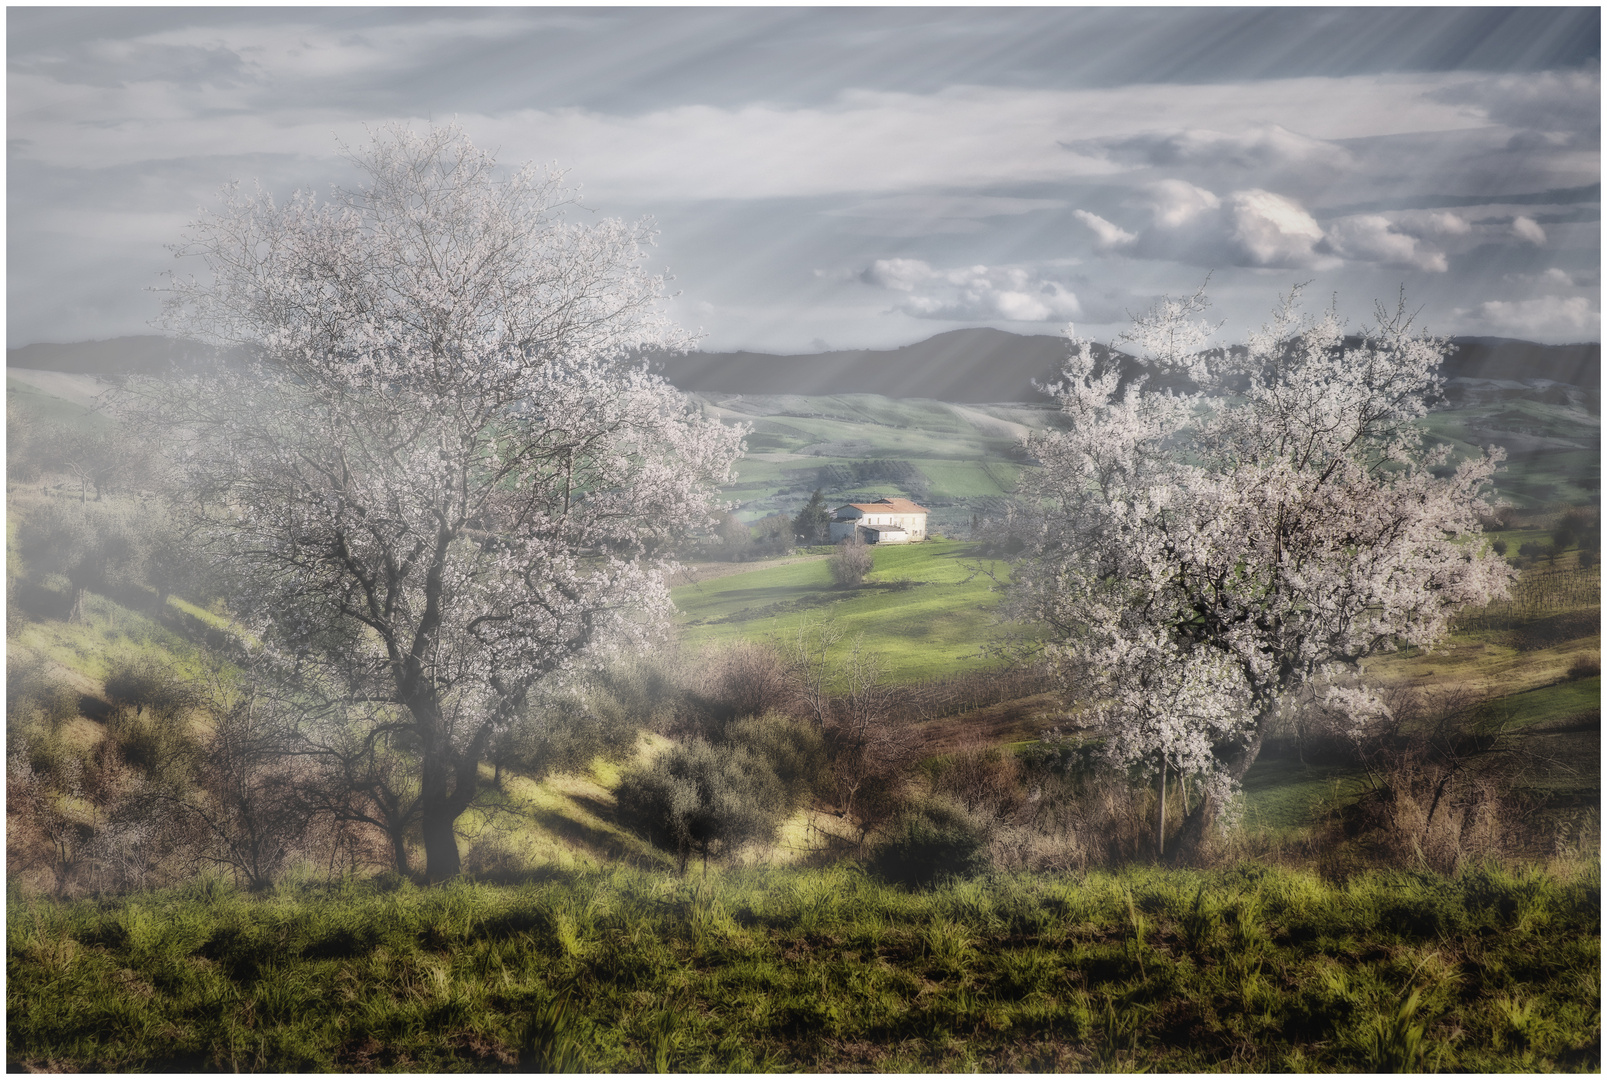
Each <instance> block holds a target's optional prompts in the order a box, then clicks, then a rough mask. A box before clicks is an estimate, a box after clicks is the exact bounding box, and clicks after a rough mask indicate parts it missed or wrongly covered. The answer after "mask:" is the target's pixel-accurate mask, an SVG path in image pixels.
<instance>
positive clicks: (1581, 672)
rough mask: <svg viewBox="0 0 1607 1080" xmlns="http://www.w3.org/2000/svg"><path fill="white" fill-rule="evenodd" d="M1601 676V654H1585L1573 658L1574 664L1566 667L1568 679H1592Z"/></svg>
mask: <svg viewBox="0 0 1607 1080" xmlns="http://www.w3.org/2000/svg"><path fill="white" fill-rule="evenodd" d="M1600 674H1601V653H1586V654H1584V655H1582V656H1576V657H1574V662H1573V663H1572V664H1569V665H1568V678H1570V679H1593V678H1595V677H1596V676H1597V675H1600Z"/></svg>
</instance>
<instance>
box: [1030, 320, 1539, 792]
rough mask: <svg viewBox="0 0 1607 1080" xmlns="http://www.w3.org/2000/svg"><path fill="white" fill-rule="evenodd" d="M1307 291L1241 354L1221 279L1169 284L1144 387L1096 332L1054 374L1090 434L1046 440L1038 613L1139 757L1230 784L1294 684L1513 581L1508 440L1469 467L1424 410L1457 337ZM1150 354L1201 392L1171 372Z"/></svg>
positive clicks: (1441, 620)
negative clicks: (1502, 482) (1206, 287)
mask: <svg viewBox="0 0 1607 1080" xmlns="http://www.w3.org/2000/svg"><path fill="white" fill-rule="evenodd" d="M1298 299H1299V290H1298V289H1297V290H1294V291H1293V292H1292V293H1291V294H1290V296H1289V297H1287V298H1286V299H1285V301H1284V303H1283V304H1282V305H1281V307H1280V308H1279V310H1278V311H1277V313H1276V314H1275V315H1274V317H1273V319H1272V321H1271V322H1270V323H1269V324H1268V325H1267V326H1266V327H1264V328H1263V329H1262V330H1261V332H1259V333H1258V334H1256V335H1254V336H1253V337H1252V338H1251V340H1250V341H1249V343H1248V347H1245V348H1237V349H1220V348H1219V349H1206V348H1204V345H1205V343H1206V333H1207V331H1208V330H1209V329H1210V328H1209V327H1208V325H1207V324H1205V323H1203V322H1201V321H1199V320H1197V319H1196V318H1195V316H1197V315H1198V314H1199V313H1200V312H1201V311H1202V310H1204V307H1205V304H1206V301H1205V297H1204V295H1203V292H1202V293H1198V294H1196V295H1195V296H1194V297H1192V298H1189V299H1187V300H1181V301H1178V300H1168V301H1165V302H1164V303H1163V304H1162V305H1160V306H1159V307H1158V308H1156V309H1155V310H1154V311H1152V312H1150V313H1148V314H1146V315H1145V316H1144V317H1142V318H1140V319H1139V320H1138V324H1137V326H1136V327H1135V329H1134V331H1133V332H1132V333H1131V334H1129V335H1128V336H1127V337H1125V338H1124V339H1123V340H1124V341H1125V342H1127V343H1131V344H1133V345H1136V346H1137V351H1138V354H1139V355H1138V356H1137V357H1136V360H1137V365H1136V367H1137V368H1138V369H1139V372H1138V374H1137V375H1132V374H1131V373H1130V372H1131V365H1130V368H1129V377H1128V380H1127V382H1126V383H1125V384H1124V383H1123V382H1122V378H1123V374H1124V372H1123V369H1122V367H1121V365H1120V363H1119V362H1118V361H1117V360H1116V359H1114V358H1113V359H1112V360H1111V361H1109V362H1106V363H1104V364H1101V363H1099V362H1097V361H1096V359H1095V356H1094V353H1093V350H1092V348H1091V347H1090V346H1089V345H1088V343H1086V342H1081V341H1074V342H1073V344H1072V349H1071V355H1070V357H1069V359H1068V361H1067V363H1066V368H1065V377H1064V380H1063V381H1062V382H1061V383H1059V384H1058V385H1057V386H1054V387H1052V388H1050V389H1051V391H1052V392H1053V393H1054V395H1055V396H1056V397H1057V398H1058V400H1059V402H1060V407H1061V410H1062V412H1063V414H1064V415H1065V418H1066V420H1067V421H1068V428H1067V430H1061V431H1052V432H1049V433H1045V434H1038V435H1034V436H1032V437H1031V438H1029V440H1028V445H1027V449H1028V451H1029V453H1030V454H1031V455H1032V456H1033V457H1034V458H1036V459H1037V460H1038V461H1039V462H1041V463H1042V465H1043V468H1042V469H1041V470H1036V471H1033V472H1030V473H1028V474H1026V476H1025V477H1024V479H1023V482H1022V493H1023V496H1024V498H1025V501H1026V503H1027V509H1028V522H1029V527H1030V530H1031V531H1030V535H1029V536H1028V541H1029V547H1028V551H1027V554H1026V557H1025V559H1024V562H1023V565H1022V566H1021V567H1020V568H1019V569H1018V571H1017V572H1016V575H1015V577H1016V580H1017V582H1018V585H1017V603H1018V610H1019V613H1020V614H1021V615H1023V616H1025V617H1028V618H1031V619H1034V620H1036V621H1038V622H1039V623H1040V624H1042V625H1044V626H1045V627H1046V628H1047V630H1048V633H1049V638H1050V640H1051V643H1052V646H1053V647H1052V648H1051V650H1050V654H1051V656H1052V657H1053V658H1055V659H1056V660H1057V662H1058V663H1059V664H1060V668H1061V670H1062V672H1063V673H1064V674H1065V675H1066V677H1067V678H1068V680H1081V681H1082V685H1080V686H1079V687H1078V689H1079V690H1080V691H1081V692H1083V693H1086V694H1087V695H1088V696H1090V697H1091V698H1093V699H1094V700H1096V701H1101V702H1103V703H1104V704H1102V705H1100V706H1099V707H1098V709H1097V710H1096V711H1097V712H1098V713H1099V715H1100V716H1101V717H1102V718H1103V719H1104V721H1105V724H1106V728H1107V730H1108V731H1109V733H1110V742H1109V748H1110V752H1111V753H1112V754H1113V755H1114V756H1115V757H1116V758H1117V759H1118V760H1120V761H1122V762H1124V763H1127V764H1136V763H1140V762H1143V763H1147V766H1148V767H1150V768H1157V767H1159V765H1160V763H1161V762H1162V761H1165V762H1166V763H1167V765H1168V766H1169V767H1170V768H1173V769H1177V770H1178V771H1180V772H1181V773H1183V774H1185V775H1187V774H1189V773H1198V774H1200V775H1201V776H1202V777H1203V778H1212V779H1211V783H1213V784H1215V785H1216V790H1217V791H1218V792H1219V793H1220V792H1221V791H1222V790H1225V788H1224V787H1223V785H1224V784H1225V783H1231V782H1235V781H1237V780H1239V779H1241V778H1242V777H1243V775H1244V773H1245V771H1246V770H1248V768H1249V766H1250V764H1251V763H1253V762H1254V760H1255V756H1256V754H1257V753H1258V752H1259V748H1260V743H1261V734H1262V731H1263V729H1264V726H1265V724H1266V722H1267V721H1268V720H1269V718H1270V717H1271V716H1272V715H1273V713H1274V711H1275V710H1276V709H1277V707H1278V704H1279V702H1280V701H1281V700H1282V699H1283V698H1284V697H1285V695H1287V694H1288V693H1290V692H1291V691H1293V690H1295V689H1298V688H1300V687H1302V686H1304V685H1306V684H1307V683H1309V682H1311V681H1312V680H1313V679H1315V678H1316V677H1317V676H1318V674H1319V673H1320V672H1321V671H1323V670H1324V669H1325V668H1327V667H1329V666H1330V665H1335V664H1337V665H1340V666H1341V667H1342V668H1343V667H1350V668H1354V665H1355V664H1356V663H1357V662H1358V661H1360V660H1361V659H1362V658H1363V657H1365V656H1367V655H1369V654H1371V653H1374V652H1377V651H1380V650H1385V649H1393V648H1396V647H1397V646H1400V645H1418V646H1422V647H1425V648H1426V647H1429V646H1432V645H1433V644H1434V643H1435V642H1436V641H1437V640H1438V639H1439V638H1440V637H1441V636H1442V635H1443V634H1444V633H1445V631H1446V628H1447V627H1448V625H1449V622H1450V620H1451V618H1452V617H1453V615H1454V614H1455V613H1456V612H1457V611H1458V610H1459V609H1461V608H1462V607H1465V606H1467V605H1469V604H1483V603H1486V602H1488V601H1489V600H1490V599H1492V598H1494V597H1497V596H1500V595H1503V594H1504V592H1505V590H1506V588H1507V584H1508V581H1509V579H1510V575H1511V571H1510V570H1509V569H1508V567H1507V565H1506V563H1505V562H1504V561H1503V560H1501V559H1500V558H1498V557H1496V556H1494V555H1493V554H1490V553H1488V552H1487V551H1486V550H1485V549H1484V548H1483V546H1482V545H1481V544H1480V543H1479V539H1478V536H1479V532H1480V527H1479V523H1478V517H1479V515H1480V513H1482V512H1484V511H1486V510H1487V509H1488V505H1487V503H1486V501H1485V497H1486V493H1487V492H1488V489H1489V483H1490V479H1491V476H1492V475H1493V473H1494V471H1495V469H1496V467H1497V465H1498V463H1499V462H1500V461H1501V459H1502V457H1503V454H1502V452H1501V451H1500V450H1499V449H1498V448H1494V447H1492V448H1490V449H1488V450H1486V452H1485V453H1484V455H1483V456H1481V457H1476V458H1471V459H1469V460H1466V461H1463V462H1461V463H1459V464H1457V465H1456V466H1455V468H1454V469H1449V470H1447V469H1445V468H1444V464H1445V461H1446V450H1445V448H1443V447H1432V446H1428V445H1425V442H1424V438H1423V435H1422V433H1421V431H1420V429H1419V428H1418V427H1417V425H1416V421H1417V420H1419V419H1420V418H1421V417H1422V416H1423V415H1424V414H1425V412H1426V410H1427V407H1428V404H1429V402H1430V401H1431V400H1432V399H1433V398H1434V397H1435V395H1436V394H1437V392H1438V390H1439V386H1440V381H1439V376H1438V374H1437V369H1438V366H1439V364H1440V361H1441V360H1442V359H1443V357H1444V355H1445V353H1446V350H1447V345H1446V343H1445V342H1444V341H1441V340H1439V339H1436V338H1433V337H1429V336H1427V335H1423V334H1418V333H1415V332H1414V331H1413V328H1412V325H1411V323H1412V320H1411V318H1410V316H1409V315H1408V314H1407V313H1406V311H1405V309H1404V306H1402V307H1400V308H1397V310H1396V311H1394V312H1388V311H1385V310H1383V309H1380V310H1379V311H1378V319H1377V322H1376V324H1375V325H1373V326H1371V327H1368V328H1366V329H1364V330H1362V331H1361V332H1360V334H1358V335H1356V336H1353V337H1347V336H1346V334H1345V331H1344V327H1343V325H1342V323H1341V322H1340V320H1339V318H1338V317H1337V315H1336V314H1335V313H1333V312H1328V313H1325V314H1324V315H1322V316H1321V317H1319V318H1315V319H1311V318H1306V317H1303V316H1302V315H1301V314H1300V311H1299V304H1298ZM1146 372H1157V373H1164V374H1167V375H1171V376H1177V375H1179V374H1181V375H1186V376H1187V377H1188V378H1189V379H1190V380H1191V381H1192V383H1193V388H1192V389H1188V390H1186V391H1178V390H1177V389H1175V388H1174V389H1168V390H1158V389H1152V388H1150V387H1149V386H1148V385H1147V375H1146V374H1145V373H1146ZM1174 381H1175V379H1174ZM1354 704H1358V705H1359V704H1360V702H1359V700H1358V701H1357V702H1355V703H1354ZM1208 787H1209V785H1208ZM1212 804H1216V805H1212ZM1202 806H1203V807H1204V810H1203V812H1204V814H1206V815H1207V816H1209V815H1210V814H1212V813H1215V812H1216V809H1218V808H1219V806H1220V801H1219V800H1218V799H1215V798H1208V799H1207V800H1205V803H1204V804H1202Z"/></svg>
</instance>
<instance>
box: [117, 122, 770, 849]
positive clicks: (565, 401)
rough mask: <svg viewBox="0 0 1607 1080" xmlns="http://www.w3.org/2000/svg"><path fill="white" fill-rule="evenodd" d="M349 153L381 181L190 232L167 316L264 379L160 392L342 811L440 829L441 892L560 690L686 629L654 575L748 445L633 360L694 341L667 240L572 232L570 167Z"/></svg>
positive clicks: (420, 146)
mask: <svg viewBox="0 0 1607 1080" xmlns="http://www.w3.org/2000/svg"><path fill="white" fill-rule="evenodd" d="M354 161H355V163H356V165H357V166H358V167H359V168H360V169H361V170H362V172H363V174H364V177H365V180H364V183H363V185H362V186H361V187H360V188H358V189H357V190H352V191H347V190H339V189H337V190H336V191H335V192H334V194H333V196H332V197H331V198H330V199H328V200H327V201H323V202H320V201H319V200H318V199H317V198H316V197H315V196H314V195H312V194H307V193H298V194H297V195H295V196H294V197H292V198H291V199H290V200H289V201H288V202H287V203H285V204H283V205H280V204H278V203H276V202H274V201H273V199H271V198H270V197H269V196H267V195H265V194H259V195H257V196H255V197H248V196H244V195H241V194H239V193H238V191H236V190H234V189H231V190H230V192H229V193H228V197H227V203H226V205H225V207H224V209H223V210H222V212H221V213H218V214H215V215H209V216H207V217H204V218H203V219H202V220H201V221H200V222H198V223H197V224H195V225H193V226H192V227H191V229H190V236H189V242H188V244H187V245H185V246H184V247H182V248H180V249H178V251H177V254H179V255H181V256H190V257H194V258H196V259H199V260H200V261H201V262H202V264H203V265H204V266H205V269H206V272H207V274H206V280H200V281H197V280H191V279H178V278H175V279H174V282H173V293H172V297H171V299H170V301H169V304H168V308H167V312H168V316H167V324H168V325H169V326H170V327H171V328H173V329H175V330H178V331H181V332H183V333H185V334H187V335H190V336H193V337H197V338H200V339H202V340H204V341H206V342H208V343H210V344H213V345H218V346H225V347H238V348H239V349H240V350H241V351H242V353H243V355H244V357H245V359H244V361H243V362H242V363H241V364H239V365H237V366H231V367H229V368H227V369H217V370H214V371H212V372H210V373H207V374H204V375H202V376H198V377H194V378H190V379H187V380H185V381H183V382H182V383H179V384H176V385H173V384H168V385H145V386H144V387H142V388H139V389H137V391H136V392H137V394H138V399H139V403H140V405H141V406H142V408H141V410H140V412H141V415H142V418H143V419H144V421H145V422H147V423H148V424H150V425H152V426H153V427H157V428H159V429H160V430H164V431H168V432H172V433H184V435H185V437H184V438H179V439H170V440H169V442H170V444H171V445H170V450H171V452H172V456H171V459H170V460H169V462H168V468H167V472H166V476H165V485H164V486H165V489H166V491H167V493H168V497H169V500H170V504H171V506H172V507H173V510H174V512H175V513H176V515H177V516H179V517H180V518H181V519H182V520H183V521H184V522H185V524H186V526H187V528H188V531H189V532H190V533H191V534H192V535H193V536H194V537H195V539H196V542H197V543H198V545H199V546H200V548H201V549H202V550H203V551H205V552H207V553H208V554H210V555H211V556H212V557H213V558H215V559H216V560H219V561H221V562H222V563H223V564H225V565H226V566H227V567H228V568H229V571H230V574H231V576H232V578H233V579H234V580H235V581H237V582H238V583H239V588H240V590H241V591H240V594H239V595H237V596H236V597H233V598H232V599H233V601H234V602H235V604H236V606H237V609H238V610H239V612H240V613H241V615H242V617H245V618H248V619H250V620H251V621H252V622H254V623H255V625H256V629H257V630H258V631H259V633H260V636H261V639H262V641H263V643H264V645H265V647H266V648H267V649H268V650H269V651H270V652H271V653H272V655H273V656H274V657H275V658H276V659H277V662H278V663H279V664H280V667H281V670H282V671H283V672H284V673H285V674H286V675H287V676H293V677H294V679H295V680H296V685H297V686H298V687H299V691H300V693H302V694H303V695H305V696H306V697H307V698H308V699H309V702H310V705H309V709H308V716H309V717H312V718H315V719H314V720H313V721H309V724H308V726H307V727H306V728H305V729H304V731H303V732H302V734H303V736H304V737H307V738H309V739H312V740H313V741H314V743H315V749H316V752H317V753H318V754H319V755H322V756H321V757H320V758H319V760H321V761H323V762H324V763H325V764H326V765H328V767H329V770H330V771H331V775H336V774H338V775H345V776H346V777H347V778H348V779H350V780H351V782H352V783H353V784H355V785H358V786H357V788H356V789H355V790H354V793H353V794H352V796H351V798H350V800H348V801H346V802H338V803H337V805H336V807H335V809H338V810H340V811H341V812H349V813H353V814H357V813H362V814H368V815H370V817H371V818H372V819H373V820H376V821H380V822H383V827H385V828H386V829H387V830H388V832H389V833H390V835H391V836H392V838H393V843H394V845H395V847H396V850H397V852H398V859H399V860H401V859H402V857H403V855H404V854H405V851H404V849H403V848H402V846H401V840H400V837H401V832H400V830H401V829H402V828H403V827H404V826H405V825H406V823H407V822H409V821H413V820H416V821H417V822H418V825H419V827H420V828H421V829H422V832H423V839H424V848H425V853H426V859H427V862H428V873H429V876H430V877H431V878H432V879H436V880H439V879H443V878H447V877H451V876H453V875H455V874H457V873H458V870H459V867H460V862H459V856H458V848H457V840H456V836H455V833H454V828H453V824H454V822H455V821H456V820H457V819H458V817H459V816H460V815H461V814H462V813H463V812H464V811H465V810H466V809H467V808H468V806H469V805H470V804H471V802H472V801H473V800H474V799H475V797H476V795H477V793H478V791H479V790H480V786H481V782H480V777H479V765H480V763H481V761H482V760H484V759H485V757H486V755H487V752H488V750H489V749H490V746H491V743H492V740H493V739H494V737H495V736H496V734H497V733H498V732H499V731H501V730H502V729H504V728H505V727H507V726H508V725H509V724H510V723H511V722H512V720H513V719H514V718H515V717H516V716H518V715H520V714H521V712H522V711H523V709H524V708H525V704H526V702H527V700H528V699H529V697H530V695H531V694H532V692H533V691H534V690H535V688H536V687H537V686H538V684H540V683H542V682H543V681H544V680H548V679H549V678H551V677H552V676H554V675H555V674H556V673H559V672H562V671H563V670H565V669H566V668H569V667H570V666H572V665H574V664H575V663H576V662H577V661H578V660H579V659H581V658H582V657H585V656H587V655H588V654H592V653H595V652H597V651H598V650H599V649H601V648H603V647H604V646H605V644H607V643H608V642H610V641H620V640H640V639H645V638H647V637H648V636H649V635H650V634H651V633H652V632H653V629H654V625H655V622H656V618H657V617H659V616H663V615H665V614H667V612H668V610H669V600H668V591H667V588H666V586H665V584H664V581H663V573H662V569H663V568H662V565H661V564H659V563H658V562H655V561H653V560H654V558H655V556H657V555H658V554H661V553H662V552H664V551H666V550H667V549H668V548H669V546H670V544H671V543H672V541H673V540H674V539H675V538H676V537H678V536H680V535H683V534H684V533H685V532H686V531H687V530H689V529H692V528H707V527H709V526H711V525H712V524H713V523H714V521H713V508H714V502H713V496H714V493H715V491H716V490H717V487H718V485H719V484H721V483H723V482H724V481H725V480H726V479H727V478H728V477H729V475H730V467H731V464H732V462H733V461H734V460H735V457H736V455H737V453H738V448H739V444H740V439H741V434H742V433H741V432H740V431H739V430H737V429H731V428H723V427H721V426H720V425H719V424H718V423H717V422H711V421H704V420H702V419H701V418H699V417H698V416H697V415H696V414H695V413H694V412H692V411H691V410H690V409H689V408H688V406H687V404H686V403H685V400H684V399H683V398H682V397H681V396H680V395H679V394H678V393H677V392H676V391H675V390H674V389H673V388H671V387H670V386H669V385H668V384H666V383H665V382H663V380H661V379H659V378H656V377H654V376H652V375H650V374H649V373H648V372H647V371H646V369H645V367H644V366H643V364H642V362H641V361H640V359H639V358H640V357H641V356H642V355H643V354H644V353H646V352H647V351H649V350H651V349H661V348H678V347H684V346H685V345H687V343H688V339H687V338H686V337H684V336H683V335H682V334H680V333H679V332H678V331H676V330H675V329H674V328H673V327H672V326H671V325H670V324H669V323H668V322H667V321H666V319H665V318H664V316H663V315H662V313H661V311H660V310H659V301H660V299H661V297H662V295H663V281H662V279H661V278H659V277H656V276H653V275H650V274H648V273H646V272H645V271H644V270H643V267H642V259H643V256H642V247H643V245H645V244H647V243H649V242H650V241H651V239H652V236H651V233H650V232H649V231H648V230H647V229H646V228H644V227H641V226H631V225H626V224H624V223H622V222H619V221H613V220H605V221H594V222H590V223H588V224H584V225H577V224H571V223H569V222H566V221H565V220H564V218H563V213H562V211H563V207H564V206H565V205H566V204H567V203H568V202H569V201H570V196H569V195H568V193H567V192H565V191H564V190H563V188H562V186H561V177H560V176H559V175H557V174H556V173H541V172H539V171H537V170H535V169H532V168H525V169H523V170H520V171H518V172H516V173H514V174H512V175H509V176H501V175H499V173H498V172H497V170H496V165H495V161H494V159H493V158H492V157H490V156H489V155H487V154H484V153H482V152H480V151H479V150H476V149H475V148H474V146H473V145H472V144H471V143H470V142H469V141H468V139H467V138H465V137H464V135H463V134H462V133H461V132H460V131H458V130H457V129H455V128H442V129H433V130H430V131H428V132H426V133H424V134H422V135H419V134H415V133H413V132H410V131H406V130H402V129H399V128H392V129H387V130H385V131H383V132H381V133H380V134H379V135H377V136H376V137H375V138H374V140H373V142H372V144H371V145H370V146H368V147H367V148H365V149H364V150H363V151H361V152H359V153H357V154H355V155H354ZM314 699H319V700H314ZM320 702H321V703H320ZM387 746H388V747H390V748H391V749H390V750H385V749H384V748H385V747H387ZM398 754H399V755H402V757H403V758H404V759H409V760H411V761H413V762H415V763H416V768H415V767H405V768H404V767H401V766H400V765H399V764H398V761H399V760H401V759H398V758H396V757H395V756H394V755H398ZM376 755H377V756H376ZM404 778H405V782H404ZM398 785H399V786H398Z"/></svg>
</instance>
